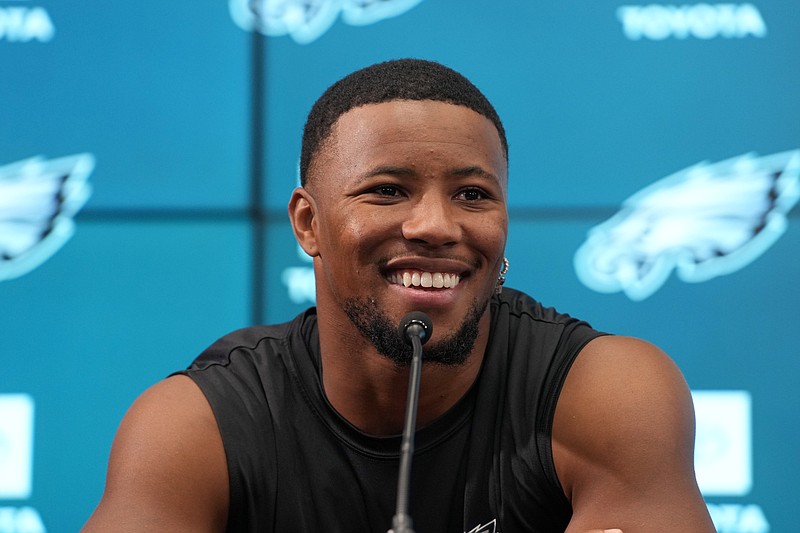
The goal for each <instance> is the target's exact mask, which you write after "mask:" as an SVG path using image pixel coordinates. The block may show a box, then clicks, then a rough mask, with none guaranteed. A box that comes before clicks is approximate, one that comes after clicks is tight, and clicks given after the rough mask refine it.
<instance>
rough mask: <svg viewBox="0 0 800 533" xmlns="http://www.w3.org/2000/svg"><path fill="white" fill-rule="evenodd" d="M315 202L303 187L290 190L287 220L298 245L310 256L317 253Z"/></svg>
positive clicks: (314, 255) (315, 255)
mask: <svg viewBox="0 0 800 533" xmlns="http://www.w3.org/2000/svg"><path fill="white" fill-rule="evenodd" d="M316 217H317V204H316V202H315V201H314V198H313V197H312V196H311V195H310V194H308V191H307V190H306V189H304V188H303V187H298V188H296V189H295V190H294V191H293V192H292V198H291V200H289V220H290V221H291V222H292V230H294V236H295V238H296V239H297V242H298V243H299V244H300V247H301V248H303V250H304V251H305V252H306V253H307V254H308V255H310V256H311V257H317V256H318V255H319V247H318V246H317V219H316Z"/></svg>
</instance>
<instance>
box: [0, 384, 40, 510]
mask: <svg viewBox="0 0 800 533" xmlns="http://www.w3.org/2000/svg"><path fill="white" fill-rule="evenodd" d="M32 472H33V398H31V397H30V396H28V395H27V394H0V473H2V475H0V500H24V499H26V498H28V497H30V495H31V487H32Z"/></svg>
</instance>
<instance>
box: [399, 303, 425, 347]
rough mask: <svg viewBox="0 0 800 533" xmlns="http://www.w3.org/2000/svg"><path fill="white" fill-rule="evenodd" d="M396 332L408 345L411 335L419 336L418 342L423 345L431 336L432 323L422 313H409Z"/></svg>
mask: <svg viewBox="0 0 800 533" xmlns="http://www.w3.org/2000/svg"><path fill="white" fill-rule="evenodd" d="M397 331H398V333H400V336H401V337H403V339H404V340H405V341H406V342H407V343H408V344H411V336H412V335H413V336H419V340H420V341H421V342H422V344H425V343H426V342H428V339H430V338H431V335H433V321H432V320H431V317H429V316H428V315H426V314H425V313H423V312H422V311H411V312H410V313H408V314H407V315H406V316H404V317H403V319H402V320H401V321H400V327H398V328H397Z"/></svg>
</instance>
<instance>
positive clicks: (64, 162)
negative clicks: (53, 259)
mask: <svg viewBox="0 0 800 533" xmlns="http://www.w3.org/2000/svg"><path fill="white" fill-rule="evenodd" d="M93 169H94V157H93V156H92V155H91V154H78V155H73V156H69V157H62V158H59V159H45V158H43V157H34V158H31V159H25V160H23V161H18V162H16V163H11V164H9V165H5V166H2V167H0V281H3V280H7V279H13V278H17V277H19V276H22V275H23V274H26V273H28V272H30V271H31V270H33V269H34V268H36V267H37V266H39V265H40V264H42V263H43V262H44V261H46V260H47V259H49V258H50V256H52V255H53V254H54V253H56V251H58V249H59V248H61V246H63V245H64V243H65V242H67V240H69V238H70V237H71V236H72V234H73V233H74V231H75V229H74V228H75V224H74V222H73V220H72V218H73V217H74V216H75V213H77V212H78V210H80V208H81V207H83V205H84V204H85V203H86V200H88V198H89V195H90V194H91V186H90V185H89V183H87V179H88V177H89V174H90V173H91V172H92V170H93Z"/></svg>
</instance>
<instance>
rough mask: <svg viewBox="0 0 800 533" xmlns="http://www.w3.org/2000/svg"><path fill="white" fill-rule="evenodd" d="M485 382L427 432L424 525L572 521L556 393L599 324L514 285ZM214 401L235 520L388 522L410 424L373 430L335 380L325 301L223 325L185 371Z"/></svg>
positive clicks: (330, 525) (420, 465)
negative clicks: (325, 336) (342, 408)
mask: <svg viewBox="0 0 800 533" xmlns="http://www.w3.org/2000/svg"><path fill="white" fill-rule="evenodd" d="M491 314H492V321H491V322H492V326H491V334H490V338H489V346H488V348H487V352H486V356H485V358H484V362H483V367H482V369H481V372H480V374H479V377H478V379H477V380H476V383H475V384H474V385H473V387H472V388H471V389H470V391H469V392H468V393H467V394H466V395H465V397H464V398H462V399H461V400H460V401H459V402H458V403H457V404H456V405H455V406H454V407H453V408H452V409H451V410H450V411H449V412H448V413H446V414H445V415H444V416H442V417H440V418H439V419H438V420H436V421H435V422H434V423H432V424H430V425H429V426H427V427H425V428H422V429H420V430H419V431H418V432H417V434H416V436H415V454H414V459H413V471H412V477H411V498H410V510H409V511H410V512H409V514H410V516H411V517H412V519H413V526H414V529H415V531H417V533H444V532H448V533H449V532H452V533H463V532H475V533H477V532H478V531H480V532H493V531H496V532H502V533H511V532H523V531H524V532H555V531H559V532H561V531H564V529H565V528H566V526H567V524H568V522H569V519H570V517H571V514H572V510H571V507H570V504H569V502H568V501H567V499H566V497H565V496H564V494H563V491H562V489H561V486H560V484H559V481H558V478H557V477H556V473H555V468H554V466H553V459H552V449H551V441H550V436H551V429H552V423H553V414H554V411H555V406H556V401H557V399H558V394H559V391H560V389H561V386H562V384H563V382H564V379H565V377H566V374H567V372H568V370H569V368H570V365H571V364H572V362H573V361H574V359H575V356H576V355H577V354H578V352H579V351H580V349H581V348H582V347H583V346H584V345H585V344H586V343H587V342H588V341H590V340H591V339H593V338H595V337H597V336H598V335H600V333H599V332H597V331H595V330H593V329H591V328H590V327H589V326H588V324H586V323H585V322H581V321H578V320H575V319H573V318H571V317H569V316H567V315H563V314H558V313H557V312H556V311H555V310H553V309H551V308H544V307H542V306H541V305H540V304H539V303H538V302H536V301H534V300H533V299H531V298H530V297H528V296H527V295H525V294H523V293H520V292H517V291H514V290H512V289H504V290H503V294H502V295H501V296H499V297H494V298H493V300H492V302H491ZM181 373H183V374H186V375H188V376H189V377H191V378H192V379H194V380H195V382H196V383H197V384H198V385H199V386H200V388H201V389H202V391H203V392H204V394H205V395H206V397H207V398H208V401H209V403H210V404H211V407H212V409H213V411H214V414H215V416H216V419H217V424H218V426H219V430H220V434H221V436H222V441H223V444H224V446H225V453H226V456H227V463H228V473H229V478H230V508H229V516H228V531H231V532H259V533H267V532H276V533H287V532H295V531H297V532H303V531H307V532H312V531H313V532H323V531H326V532H327V531H334V532H345V531H346V532H349V533H352V532H381V533H383V532H386V531H387V530H388V529H389V528H390V527H391V520H392V516H393V515H394V512H395V508H394V506H395V498H396V487H397V485H396V484H397V471H398V464H399V450H400V436H395V437H385V438H380V437H373V436H368V435H365V434H363V433H361V432H360V431H359V430H357V429H356V428H355V427H353V426H352V425H350V424H349V423H348V422H347V421H346V420H345V419H343V418H342V417H341V416H340V415H339V414H338V413H336V411H335V410H334V409H333V408H332V407H331V406H330V404H329V403H328V401H327V399H326V398H325V394H324V392H323V388H322V383H321V379H320V376H321V368H320V357H319V338H318V335H317V317H316V310H315V309H313V308H312V309H309V310H307V311H306V312H305V313H303V314H301V315H299V316H298V317H297V318H295V319H294V320H293V321H292V322H288V323H286V324H280V325H274V326H255V327H250V328H246V329H242V330H239V331H236V332H233V333H231V334H230V335H227V336H225V337H223V338H222V339H220V340H218V341H217V342H216V343H214V344H213V345H212V346H211V347H210V348H208V349H207V350H206V351H205V352H203V353H202V354H201V355H200V356H199V357H198V358H197V359H196V360H195V361H194V363H193V364H192V365H191V367H190V368H189V369H188V370H186V371H183V372H181Z"/></svg>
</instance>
